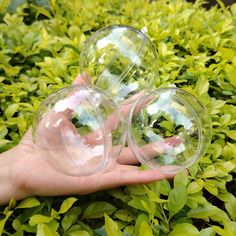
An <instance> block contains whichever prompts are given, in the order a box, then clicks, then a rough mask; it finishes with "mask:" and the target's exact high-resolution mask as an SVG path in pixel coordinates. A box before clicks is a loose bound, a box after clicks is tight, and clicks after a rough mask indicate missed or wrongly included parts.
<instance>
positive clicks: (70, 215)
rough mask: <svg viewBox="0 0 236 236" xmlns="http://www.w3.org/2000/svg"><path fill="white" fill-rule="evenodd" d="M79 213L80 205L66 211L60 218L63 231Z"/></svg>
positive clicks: (75, 219)
mask: <svg viewBox="0 0 236 236" xmlns="http://www.w3.org/2000/svg"><path fill="white" fill-rule="evenodd" d="M80 213H81V208H80V207H73V208H72V209H70V210H69V211H68V212H67V213H66V215H65V216H64V218H63V220H62V227H63V229H64V231H67V230H68V229H69V228H70V227H71V226H72V225H73V224H74V223H75V222H76V221H77V220H78V218H79V215H80Z"/></svg>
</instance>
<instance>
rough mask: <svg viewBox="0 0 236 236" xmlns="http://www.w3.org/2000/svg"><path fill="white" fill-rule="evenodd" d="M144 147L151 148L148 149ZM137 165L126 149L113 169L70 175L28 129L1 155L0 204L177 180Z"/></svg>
mask: <svg viewBox="0 0 236 236" xmlns="http://www.w3.org/2000/svg"><path fill="white" fill-rule="evenodd" d="M74 83H75V84H84V83H85V82H84V80H83V79H82V77H81V76H78V77H77V78H76V80H75V82H74ZM127 107H128V108H127ZM127 109H128V110H129V109H130V108H129V106H127V105H126V106H124V112H127V111H128V110H127ZM114 117H115V116H114ZM111 121H112V116H111V117H110V120H109V119H108V121H107V125H108V126H110V124H111V123H113V124H115V125H117V124H116V122H111ZM68 122H69V121H68V120H67V119H66V118H65V124H64V125H65V126H66V125H71V124H69V123H68ZM55 132H56V131H55ZM55 135H56V134H55ZM93 135H94V134H92V135H91V137H92V136H93ZM167 142H173V140H169V141H167ZM145 148H148V149H149V147H144V149H145ZM149 150H150V149H149ZM151 152H152V151H151ZM138 164H139V162H138V160H137V159H136V158H135V156H134V155H133V154H132V152H131V151H130V150H129V148H124V149H123V151H122V153H121V154H120V156H119V157H118V160H117V163H116V164H115V166H114V168H112V169H111V170H109V171H107V170H104V171H100V172H98V173H95V174H92V175H87V176H69V175H66V174H63V173H61V172H59V171H57V170H55V169H53V168H52V167H51V165H50V164H49V163H48V162H47V161H45V160H44V158H43V157H42V156H41V155H40V154H39V153H38V152H37V151H36V146H35V144H34V142H33V140H32V134H31V129H29V130H28V131H27V133H26V134H25V135H24V136H23V138H22V139H21V141H20V143H19V144H18V145H17V146H16V147H14V148H12V149H10V150H9V151H7V152H4V153H2V154H1V155H0V179H1V182H0V193H1V195H0V205H4V204H7V203H8V202H9V200H10V199H11V198H14V199H16V200H20V199H24V198H26V197H29V196H59V195H77V194H78V195H83V194H88V193H92V192H95V191H99V190H104V189H110V188H115V187H119V186H125V185H132V184H146V183H151V182H153V181H157V180H162V179H165V178H168V179H169V178H173V177H174V174H172V173H170V174H164V173H161V172H160V171H158V170H140V168H139V166H137V165H138Z"/></svg>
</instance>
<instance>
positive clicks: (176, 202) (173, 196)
mask: <svg viewBox="0 0 236 236" xmlns="http://www.w3.org/2000/svg"><path fill="white" fill-rule="evenodd" d="M186 202H187V190H186V187H185V186H178V187H175V188H174V189H172V190H171V191H170V193H169V197H168V202H167V207H168V209H169V212H170V217H172V216H174V215H175V214H176V213H178V212H179V211H180V210H181V209H182V208H183V207H184V206H185V204H186Z"/></svg>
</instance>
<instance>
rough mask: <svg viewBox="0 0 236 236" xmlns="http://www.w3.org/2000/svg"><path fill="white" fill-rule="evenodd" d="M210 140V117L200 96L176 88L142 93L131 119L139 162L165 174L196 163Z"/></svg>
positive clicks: (130, 131)
mask: <svg viewBox="0 0 236 236" xmlns="http://www.w3.org/2000/svg"><path fill="white" fill-rule="evenodd" d="M210 141H211V120H210V118H209V116H208V114H207V111H206V109H205V108H204V106H203V105H202V104H201V103H200V102H199V100H198V99H197V98H195V97H194V96H193V95H191V94H190V93H188V92H185V91H184V90H180V89H177V88H160V89H157V90H155V91H149V92H146V93H144V94H140V96H139V99H138V100H137V101H136V102H135V104H134V106H133V108H132V110H131V112H130V114H129V121H128V144H129V147H130V148H131V149H132V152H133V153H134V155H135V156H136V157H137V158H138V159H139V161H140V162H141V163H143V164H145V165H147V166H148V167H150V168H152V169H159V170H161V171H162V172H164V173H168V172H169V173H170V172H172V173H176V172H178V171H181V170H183V169H185V168H187V167H189V166H190V165H192V164H194V163H195V162H196V161H197V160H198V159H199V158H200V157H201V156H202V155H203V154H204V153H205V151H206V148H207V146H208V145H209V143H210Z"/></svg>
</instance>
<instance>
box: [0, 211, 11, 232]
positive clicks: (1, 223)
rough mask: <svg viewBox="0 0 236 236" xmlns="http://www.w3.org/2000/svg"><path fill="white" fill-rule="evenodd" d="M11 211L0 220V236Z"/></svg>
mask: <svg viewBox="0 0 236 236" xmlns="http://www.w3.org/2000/svg"><path fill="white" fill-rule="evenodd" d="M12 213H13V211H8V212H7V213H6V215H5V217H4V218H3V219H1V220H0V235H2V234H3V231H4V226H5V224H6V222H7V220H8V218H9V217H10V216H11V215H12Z"/></svg>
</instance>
